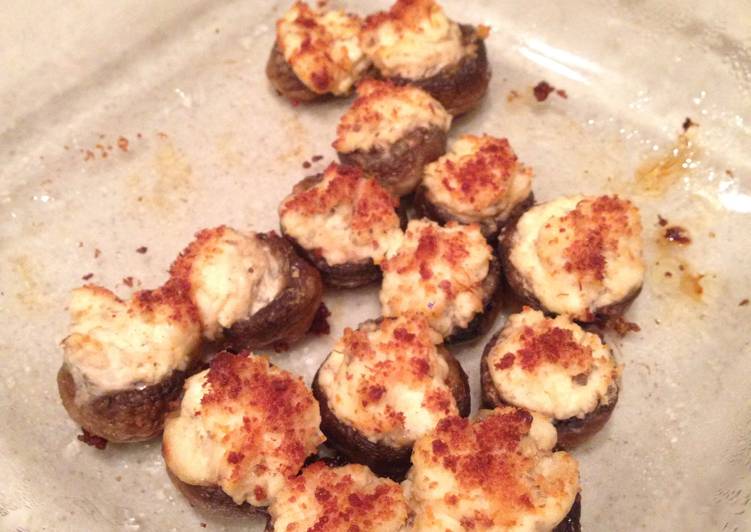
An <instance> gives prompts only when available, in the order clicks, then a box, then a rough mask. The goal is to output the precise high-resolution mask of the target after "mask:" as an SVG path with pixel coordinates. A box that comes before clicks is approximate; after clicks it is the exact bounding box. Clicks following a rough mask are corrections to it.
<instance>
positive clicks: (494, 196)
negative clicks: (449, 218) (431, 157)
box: [423, 135, 532, 222]
mask: <svg viewBox="0 0 751 532" xmlns="http://www.w3.org/2000/svg"><path fill="white" fill-rule="evenodd" d="M423 185H424V186H425V188H426V190H427V194H428V199H430V200H431V202H433V203H435V204H437V205H440V206H442V207H444V208H446V209H448V210H449V211H451V212H452V213H453V214H455V215H458V216H460V217H461V218H462V219H463V221H466V222H471V221H478V220H481V219H483V218H486V217H497V218H502V219H504V220H505V218H507V217H508V216H509V214H511V211H512V210H513V209H514V207H516V206H517V205H519V204H520V203H521V202H523V201H524V200H525V199H526V198H527V197H528V196H529V193H530V191H531V185H532V169H531V168H528V167H526V166H524V165H523V164H522V163H520V162H519V161H518V159H517V156H516V154H515V153H514V151H513V150H512V149H511V145H510V144H509V142H508V140H507V139H501V138H495V137H491V136H489V135H482V136H476V135H462V136H461V137H459V139H458V140H457V141H456V142H455V143H454V145H453V146H452V148H451V151H450V152H449V153H447V154H446V155H444V156H443V157H441V158H440V159H438V160H437V161H435V162H433V163H430V164H429V165H427V166H426V167H425V176H424V178H423Z"/></svg>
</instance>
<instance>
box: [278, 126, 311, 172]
mask: <svg viewBox="0 0 751 532" xmlns="http://www.w3.org/2000/svg"><path fill="white" fill-rule="evenodd" d="M283 126H284V138H285V145H286V146H288V149H287V150H285V151H283V152H282V153H281V154H280V155H279V156H278V160H279V161H280V162H289V161H290V160H300V159H301V158H302V155H303V153H304V151H305V148H304V147H305V146H307V145H310V135H309V134H308V130H307V129H306V128H305V126H304V125H303V124H302V122H300V119H299V118H298V117H297V116H296V115H292V116H291V117H290V118H289V119H287V120H285V121H284V122H283Z"/></svg>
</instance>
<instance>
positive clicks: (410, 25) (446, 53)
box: [362, 0, 471, 79]
mask: <svg viewBox="0 0 751 532" xmlns="http://www.w3.org/2000/svg"><path fill="white" fill-rule="evenodd" d="M362 47H363V49H364V50H365V53H366V54H367V55H368V57H370V58H371V59H372V61H373V63H374V64H375V66H376V67H377V68H378V70H379V71H380V72H381V74H382V75H383V76H386V77H396V76H399V77H402V78H406V79H422V78H427V77H430V76H432V75H434V74H437V73H438V72H440V71H441V70H443V69H444V68H446V67H448V66H450V65H454V64H456V63H458V62H459V61H460V60H461V59H462V57H464V56H465V55H466V54H467V53H470V52H471V51H470V50H467V48H466V47H465V46H464V45H463V44H462V32H461V29H460V28H459V25H458V24H456V23H455V22H453V21H452V20H449V18H448V17H447V16H446V14H445V13H444V12H443V9H441V7H440V6H439V5H438V4H436V3H435V2H434V1H433V0H397V2H396V3H395V4H394V6H393V7H392V8H391V9H390V10H389V11H387V12H381V13H376V14H374V15H371V16H369V17H368V18H367V19H366V21H365V29H364V31H363V33H362Z"/></svg>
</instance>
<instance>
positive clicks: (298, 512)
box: [269, 462, 408, 532]
mask: <svg viewBox="0 0 751 532" xmlns="http://www.w3.org/2000/svg"><path fill="white" fill-rule="evenodd" d="M407 511H408V509H407V504H406V501H405V499H404V494H403V493H402V489H401V487H400V486H399V484H397V483H396V482H394V481H392V480H389V479H385V478H379V477H377V476H376V475H374V474H373V473H372V472H371V471H370V470H369V469H368V468H367V467H365V466H362V465H359V464H349V465H346V466H342V467H336V468H332V467H329V466H327V465H326V464H325V463H323V462H316V463H314V464H312V465H310V466H308V467H306V468H305V469H304V470H303V472H302V474H300V475H299V476H297V477H295V478H293V479H291V480H290V481H289V483H288V484H287V485H286V486H285V488H284V489H283V490H282V491H281V492H280V493H279V495H278V497H277V499H276V501H275V502H274V504H272V505H271V507H270V508H269V513H270V514H271V521H272V524H273V529H274V530H275V531H277V532H281V531H306V530H307V531H311V532H313V531H316V532H317V531H326V532H354V531H361V532H365V531H374V532H398V531H400V530H403V527H404V526H405V525H406V521H407Z"/></svg>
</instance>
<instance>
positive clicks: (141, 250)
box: [136, 246, 149, 255]
mask: <svg viewBox="0 0 751 532" xmlns="http://www.w3.org/2000/svg"><path fill="white" fill-rule="evenodd" d="M148 250H149V248H147V247H146V246H141V247H140V248H137V249H136V253H140V254H141V255H143V254H144V253H146V252H147V251H148Z"/></svg>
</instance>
